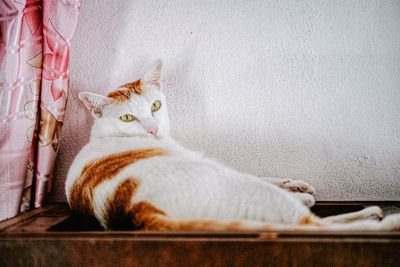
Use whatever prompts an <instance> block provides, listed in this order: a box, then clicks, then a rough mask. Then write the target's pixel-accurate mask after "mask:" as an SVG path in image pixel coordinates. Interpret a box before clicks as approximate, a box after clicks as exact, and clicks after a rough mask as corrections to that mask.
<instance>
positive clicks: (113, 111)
mask: <svg viewBox="0 0 400 267" xmlns="http://www.w3.org/2000/svg"><path fill="white" fill-rule="evenodd" d="M161 68H162V63H161V60H156V61H155V62H154V63H153V64H152V65H151V66H150V67H149V68H148V69H147V70H146V71H145V73H144V75H143V76H142V77H141V78H140V79H139V80H137V81H135V82H132V83H127V84H124V85H122V86H120V87H119V88H118V89H117V90H115V91H112V92H110V93H108V94H107V96H102V95H98V94H94V93H90V92H81V93H79V99H80V100H81V101H82V102H83V103H84V105H85V106H86V108H87V109H88V110H89V111H90V113H91V114H92V116H93V117H94V124H93V127H92V130H91V137H90V140H89V143H88V144H86V145H85V146H84V147H83V148H82V149H81V151H80V152H79V153H78V155H77V156H76V157H75V159H74V161H73V163H72V165H71V167H70V169H69V172H68V176H67V180H66V185H65V189H66V195H67V200H68V203H69V205H70V207H71V208H72V210H74V211H76V212H78V213H80V214H83V215H87V216H92V217H95V218H96V219H97V220H98V221H99V222H100V224H101V225H102V226H103V227H104V228H106V229H144V230H152V231H246V230H254V231H264V230H291V229H293V230H303V229H304V230H394V229H399V228H400V215H399V214H397V215H389V216H386V217H385V218H383V220H381V221H379V219H381V218H382V216H383V213H382V210H381V209H380V208H379V207H375V206H374V207H368V208H365V209H363V210H361V211H357V212H353V213H348V214H343V215H339V216H331V217H327V218H319V217H317V216H316V215H314V214H313V213H312V212H311V211H310V209H309V206H312V205H313V204H314V197H313V196H312V194H314V192H315V189H314V188H313V187H312V186H311V185H309V184H308V183H306V182H304V181H301V180H294V179H283V178H268V177H261V178H260V177H255V176H252V175H249V174H244V173H240V172H238V171H236V170H233V169H231V168H228V167H226V166H224V165H223V164H221V163H219V162H217V161H215V160H212V159H208V158H206V157H205V156H204V155H203V154H201V153H197V152H192V151H189V150H187V149H185V148H184V147H182V146H181V145H179V144H178V143H177V142H175V141H174V140H173V139H172V138H171V137H170V135H169V131H170V128H169V127H170V126H169V117H168V112H167V103H166V98H165V95H164V94H163V91H162V86H161ZM377 219H378V220H377Z"/></svg>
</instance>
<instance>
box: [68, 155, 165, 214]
mask: <svg viewBox="0 0 400 267" xmlns="http://www.w3.org/2000/svg"><path fill="white" fill-rule="evenodd" d="M163 154H164V152H163V151H162V150H160V149H143V150H133V151H127V152H121V153H116V154H112V155H109V156H105V157H103V158H100V159H97V160H94V161H92V162H90V163H89V164H87V165H86V166H85V167H84V168H83V170H82V173H81V176H80V177H78V178H77V179H76V181H75V183H74V184H73V186H72V189H71V191H70V192H69V198H70V206H71V208H72V209H73V210H75V211H78V212H81V213H83V214H90V215H93V191H94V189H95V188H96V186H97V185H99V184H100V183H102V182H103V181H106V180H110V179H112V178H113V177H114V176H115V175H117V174H118V173H119V172H120V171H121V170H122V169H123V168H125V167H126V166H128V165H130V164H133V163H134V162H136V161H138V160H142V159H146V158H151V157H155V156H161V155H163Z"/></svg>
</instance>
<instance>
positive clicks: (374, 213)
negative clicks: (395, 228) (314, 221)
mask: <svg viewBox="0 0 400 267" xmlns="http://www.w3.org/2000/svg"><path fill="white" fill-rule="evenodd" d="M382 218H383V211H382V209H381V208H379V207H377V206H371V207H367V208H365V209H362V210H359V211H355V212H350V213H345V214H340V215H334V216H329V217H325V218H323V219H322V220H323V221H324V222H329V223H347V222H352V221H359V220H368V219H372V220H380V219H382Z"/></svg>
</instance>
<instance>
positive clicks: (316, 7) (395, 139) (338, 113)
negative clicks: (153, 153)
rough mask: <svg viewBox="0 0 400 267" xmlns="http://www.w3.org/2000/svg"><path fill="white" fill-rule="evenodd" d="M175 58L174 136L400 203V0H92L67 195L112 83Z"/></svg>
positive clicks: (83, 20) (339, 189) (65, 155)
mask: <svg viewBox="0 0 400 267" xmlns="http://www.w3.org/2000/svg"><path fill="white" fill-rule="evenodd" d="M157 57H160V58H162V59H163V61H164V66H165V68H164V86H165V93H166V94H167V96H168V99H169V103H170V104H169V108H170V114H171V119H172V126H173V127H172V128H173V136H175V137H176V139H178V140H179V141H180V142H181V143H183V144H184V145H186V146H187V147H189V148H192V149H195V150H200V151H204V152H206V153H207V154H208V155H210V156H212V157H214V158H217V159H219V160H221V161H223V162H225V163H226V164H227V165H230V166H232V167H234V168H237V169H239V170H241V171H245V172H249V173H252V174H255V175H270V176H280V177H298V178H301V179H304V180H306V181H309V182H310V183H312V184H313V185H315V187H316V188H317V189H318V192H319V193H318V196H317V197H318V199H324V200H333V199H336V200H339V199H343V200H350V199H353V200H361V199H370V200H400V180H399V179H400V1H383V0H382V1H381V0H376V1H367V0H365V1H328V0H326V1H244V0H243V1H187V0H182V1H105V0H101V1H85V3H84V5H83V8H82V13H81V17H80V21H79V25H78V30H77V32H76V35H75V36H74V39H73V47H72V50H71V81H70V95H69V101H68V110H67V117H66V122H65V126H64V132H63V139H62V144H61V147H60V151H59V155H58V158H57V164H56V169H55V174H56V181H55V188H56V189H57V190H56V194H55V195H54V196H53V200H62V199H64V192H63V183H64V178H65V175H66V172H67V169H68V167H69V164H70V163H71V160H72V158H73V156H74V155H75V154H76V153H77V152H78V150H79V148H80V147H81V146H82V145H83V144H84V143H85V142H86V141H87V138H88V131H89V128H90V124H91V119H90V118H89V116H88V114H87V112H86V111H85V109H84V107H83V106H82V105H81V104H80V103H78V101H77V93H78V92H79V91H81V90H88V91H93V92H99V93H103V92H106V91H107V90H110V89H112V88H115V87H116V86H118V85H120V84H122V83H125V82H129V81H132V80H134V79H136V78H138V77H139V75H140V74H141V73H142V71H143V67H144V66H146V65H147V64H148V63H150V62H151V60H153V59H154V58H157Z"/></svg>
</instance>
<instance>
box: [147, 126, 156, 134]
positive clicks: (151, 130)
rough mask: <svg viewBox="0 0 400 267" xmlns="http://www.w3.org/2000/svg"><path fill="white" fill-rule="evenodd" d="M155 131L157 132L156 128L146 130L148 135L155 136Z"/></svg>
mask: <svg viewBox="0 0 400 267" xmlns="http://www.w3.org/2000/svg"><path fill="white" fill-rule="evenodd" d="M157 131H158V128H157V127H151V128H148V129H147V132H148V133H151V134H152V135H154V136H155V135H156V134H157Z"/></svg>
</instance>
